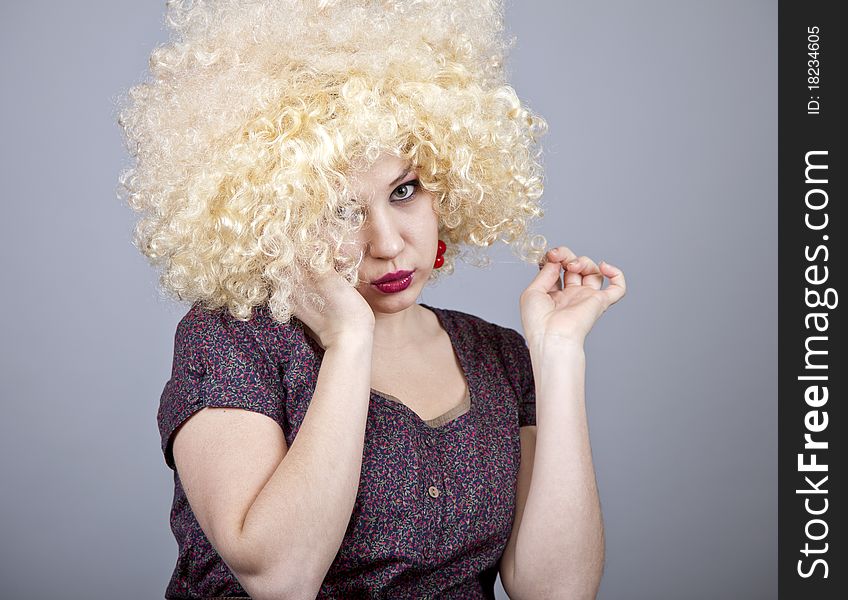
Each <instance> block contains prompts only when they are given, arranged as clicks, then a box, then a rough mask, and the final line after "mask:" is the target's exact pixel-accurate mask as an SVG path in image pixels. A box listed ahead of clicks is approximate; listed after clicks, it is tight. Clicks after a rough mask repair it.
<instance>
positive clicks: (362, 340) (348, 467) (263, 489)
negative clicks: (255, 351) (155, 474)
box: [173, 331, 373, 600]
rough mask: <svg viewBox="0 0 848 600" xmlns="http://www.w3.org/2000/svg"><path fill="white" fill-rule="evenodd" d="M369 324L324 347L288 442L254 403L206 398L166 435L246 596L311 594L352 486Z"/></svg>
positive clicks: (349, 506) (345, 519) (364, 406)
mask: <svg viewBox="0 0 848 600" xmlns="http://www.w3.org/2000/svg"><path fill="white" fill-rule="evenodd" d="M372 340H373V333H372V332H371V331H363V332H361V333H356V334H350V335H345V336H341V337H339V339H338V340H337V342H336V343H334V344H332V345H329V346H328V347H327V349H326V351H325V354H324V359H323V362H322V365H321V370H320V372H319V375H318V381H317V384H316V387H315V393H314V395H313V398H312V402H311V404H310V406H309V409H308V410H307V412H306V415H305V417H304V419H303V423H302V425H301V428H300V430H299V431H298V434H297V437H296V439H295V441H294V443H293V444H292V446H291V448H286V442H285V438H284V437H283V435H282V430H280V428H279V426H277V425H276V424H275V423H274V422H273V421H272V420H271V419H269V418H268V417H266V416H264V415H261V414H259V413H255V412H251V411H245V410H234V409H225V408H206V409H203V410H201V411H199V412H198V413H196V414H195V415H194V416H192V417H191V418H190V419H189V420H188V421H187V422H186V423H185V424H184V425H183V427H182V428H181V429H180V431H179V432H178V434H177V435H176V437H175V438H174V446H173V449H174V461H175V464H176V467H177V471H178V473H179V475H180V479H181V481H182V483H183V488H184V489H185V492H186V496H187V497H188V500H189V504H190V505H191V507H192V510H193V512H194V514H195V516H196V517H197V520H198V523H199V524H200V526H201V528H202V529H203V531H204V533H205V534H206V535H207V537H208V538H209V541H210V542H211V543H212V545H213V546H214V547H215V549H216V551H218V553H219V554H220V556H221V558H222V559H223V560H224V561H225V562H226V563H227V565H228V566H229V567H230V569H231V570H232V571H233V573H234V574H235V575H236V577H237V578H238V580H239V582H240V583H241V584H242V587H244V588H245V590H246V591H247V592H248V593H249V594H250V595H251V597H252V598H254V600H263V599H265V598H280V597H285V598H293V599H297V598H310V599H311V598H314V597H315V596H316V594H317V593H318V590H319V589H320V586H321V583H322V581H323V579H324V576H325V575H326V573H327V571H328V570H329V568H330V565H331V564H332V562H333V559H334V558H335V556H336V554H337V553H338V549H339V547H340V545H341V542H342V539H343V538H344V533H345V531H346V529H347V525H348V523H349V521H350V516H351V513H352V510H353V505H354V502H355V499H356V492H357V489H358V487H359V478H360V471H361V467H362V452H363V443H364V437H365V424H366V419H367V414H368V402H369V398H370V381H371V349H372Z"/></svg>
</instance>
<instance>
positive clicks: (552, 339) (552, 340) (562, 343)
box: [527, 334, 586, 355]
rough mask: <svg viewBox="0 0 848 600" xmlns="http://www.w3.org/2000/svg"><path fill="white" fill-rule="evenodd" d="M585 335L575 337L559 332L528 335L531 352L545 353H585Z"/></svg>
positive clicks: (528, 345)
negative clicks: (559, 333) (558, 333)
mask: <svg viewBox="0 0 848 600" xmlns="http://www.w3.org/2000/svg"><path fill="white" fill-rule="evenodd" d="M585 339H586V338H585V337H581V338H575V337H572V336H563V335H557V334H539V335H535V336H534V335H531V336H528V337H527V347H528V348H529V349H530V354H534V353H535V354H537V355H543V354H548V353H551V352H553V353H554V354H556V355H561V354H563V353H575V354H585Z"/></svg>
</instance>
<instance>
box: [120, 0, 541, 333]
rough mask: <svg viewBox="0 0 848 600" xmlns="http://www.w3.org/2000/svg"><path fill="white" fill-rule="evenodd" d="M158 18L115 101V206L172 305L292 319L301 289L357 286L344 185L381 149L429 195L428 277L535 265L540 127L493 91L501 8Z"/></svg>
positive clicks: (513, 98) (294, 5)
mask: <svg viewBox="0 0 848 600" xmlns="http://www.w3.org/2000/svg"><path fill="white" fill-rule="evenodd" d="M166 22H167V24H168V27H169V28H170V29H171V36H170V40H169V41H168V42H167V43H165V44H162V45H160V46H158V47H156V48H155V49H154V50H153V52H152V54H151V57H150V63H149V68H150V78H149V79H148V80H147V81H145V82H143V83H139V84H137V85H135V86H133V87H131V88H129V90H128V91H127V92H126V93H125V94H124V95H123V96H122V97H121V99H120V100H119V115H118V123H119V125H120V126H121V128H122V130H123V133H124V136H125V143H126V147H127V150H128V152H129V153H130V156H131V158H132V165H131V166H129V167H127V168H125V169H124V170H123V171H122V173H121V175H120V186H119V194H120V195H121V196H123V197H126V200H127V203H128V204H129V206H130V207H131V208H132V209H133V210H135V211H137V212H139V213H141V217H140V219H139V221H138V222H137V224H136V227H135V232H134V243H135V245H136V246H137V247H138V249H139V250H140V251H141V252H142V253H143V254H144V255H145V256H147V257H148V259H149V260H150V261H151V263H152V264H154V265H155V266H157V267H160V268H161V275H160V284H161V287H162V288H163V290H165V291H166V292H169V293H170V294H171V295H173V296H175V297H176V298H177V299H179V300H182V301H191V302H200V303H202V304H203V305H204V306H205V307H207V308H212V309H215V308H221V307H227V308H228V309H229V311H230V313H231V314H232V315H233V316H234V317H236V318H239V319H242V320H246V319H249V318H250V317H251V315H252V309H253V307H255V306H258V305H260V304H262V303H266V302H267V303H268V305H269V308H270V310H271V313H272V315H273V317H274V318H275V319H276V320H278V321H280V322H287V321H288V320H289V318H290V317H291V314H292V310H293V309H292V307H293V304H292V301H293V300H303V299H309V298H307V297H308V296H311V299H313V300H314V299H315V295H314V294H308V293H307V292H306V290H304V289H303V288H304V286H303V285H298V282H301V281H303V279H304V277H305V276H307V275H309V274H313V275H319V274H324V273H326V272H328V271H329V269H333V268H334V269H336V271H337V272H339V273H340V274H341V275H342V276H343V277H344V279H345V280H346V281H347V282H348V283H350V284H351V285H355V282H356V281H357V275H358V267H359V264H360V263H361V260H362V257H361V256H360V257H359V261H356V260H355V259H353V258H351V257H350V255H349V254H348V253H345V252H343V246H344V244H345V242H346V240H350V239H351V234H352V233H354V232H355V231H357V230H358V228H359V227H361V226H362V222H363V217H362V210H361V208H362V206H361V205H359V204H358V202H360V201H359V200H357V199H355V198H352V194H351V189H352V188H351V184H350V182H349V180H348V177H349V174H350V173H351V170H352V169H360V168H363V167H367V166H368V165H370V164H371V163H372V162H373V161H374V160H375V159H376V158H377V157H378V156H379V155H380V154H381V153H383V152H390V153H393V154H394V155H396V156H399V157H402V158H404V159H407V160H409V161H410V163H411V164H412V165H413V166H414V167H415V168H416V169H417V171H418V178H419V180H420V181H421V185H422V187H423V188H424V189H425V190H428V191H430V192H432V193H433V194H434V207H433V208H434V210H435V211H436V213H437V215H438V216H439V233H440V238H441V239H443V240H445V241H446V242H447V246H448V250H447V252H446V254H445V264H444V266H443V268H442V269H434V270H433V273H432V275H431V279H430V281H432V280H435V279H437V278H438V277H439V275H440V273H447V274H450V273H452V272H453V261H454V260H455V258H457V257H458V256H459V250H460V245H463V246H465V247H470V248H475V247H485V246H490V245H492V244H493V243H494V242H495V241H497V240H498V239H500V240H502V241H504V242H505V243H508V244H509V245H510V246H511V247H512V249H513V252H514V253H515V254H516V255H517V256H519V257H520V258H521V259H522V260H524V261H527V262H528V263H534V264H535V263H538V262H539V261H540V260H541V259H542V256H543V254H544V247H545V246H546V240H545V238H544V237H543V236H541V235H535V236H531V235H530V233H529V230H528V229H529V224H530V222H531V221H532V220H533V219H536V218H539V217H541V216H542V215H543V211H542V208H541V206H540V201H539V199H540V197H541V195H542V190H543V181H542V180H543V176H542V167H541V163H540V156H541V150H540V148H539V147H538V144H537V138H538V137H540V136H541V134H543V133H544V132H545V131H546V129H547V124H546V122H545V121H544V119H542V118H541V117H539V116H537V115H535V114H533V113H532V112H531V111H530V110H529V109H528V108H526V107H525V106H524V105H522V103H521V101H520V100H519V99H518V97H517V95H516V93H515V91H514V90H513V88H512V87H510V86H509V85H508V84H506V82H505V68H504V64H503V63H504V59H505V55H506V52H507V50H508V48H509V46H510V45H511V43H512V40H507V39H506V38H505V36H504V31H503V7H502V4H501V0H385V1H380V0H268V1H260V0H193V1H192V0H169V1H168V2H167V15H166ZM470 254H473V252H471V253H470ZM462 258H463V259H465V256H463V257H462ZM486 262H487V259H483V263H486ZM293 295H294V298H293V297H292V296H293ZM318 301H319V304H320V303H321V299H320V298H318Z"/></svg>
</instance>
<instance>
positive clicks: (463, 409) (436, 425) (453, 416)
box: [295, 302, 477, 431]
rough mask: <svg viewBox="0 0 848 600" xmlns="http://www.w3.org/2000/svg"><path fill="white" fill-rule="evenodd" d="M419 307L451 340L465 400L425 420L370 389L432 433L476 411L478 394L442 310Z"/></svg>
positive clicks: (321, 352)
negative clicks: (460, 374) (430, 315)
mask: <svg viewBox="0 0 848 600" xmlns="http://www.w3.org/2000/svg"><path fill="white" fill-rule="evenodd" d="M419 306H421V307H423V308H426V309H427V310H429V311H430V312H432V313H433V314H434V315H436V318H437V319H438V321H439V326H440V327H441V328H442V330H443V331H444V332H445V334H446V335H447V336H448V340H450V344H451V349H452V350H453V353H454V356H456V360H457V363H459V370H460V371H461V373H462V377H463V378H464V379H465V386H466V389H467V390H468V391H467V392H466V394H465V398H463V400H462V401H461V402H460V403H459V404H456V405H454V406H453V407H451V408H450V409H448V410H447V411H445V412H444V413H442V414H441V415H438V416H436V417H433V418H432V419H423V418H421V416H420V415H419V414H418V413H417V412H415V411H414V410H412V409H411V408H410V407H409V406H407V405H406V404H404V403H403V402H401V401H400V399H398V398H397V397H395V396H392V395H390V394H386V393H385V392H381V391H379V390H375V389H374V388H370V390H371V397H372V398H373V397H376V398H379V399H380V400H383V401H384V402H385V403H387V406H390V407H392V408H395V409H396V410H400V411H401V412H404V413H406V414H408V415H409V416H410V417H412V419H413V421H415V423H416V424H417V425H419V426H420V427H425V428H426V429H427V430H430V431H434V430H441V429H445V428H447V427H449V426H451V425H452V424H454V423H456V422H457V421H458V420H459V418H460V417H462V416H463V415H466V414H469V413H471V412H472V411H474V410H475V408H476V406H477V401H476V394H475V392H474V389H473V387H472V386H473V381H472V378H471V377H470V376H469V372H468V369H467V366H466V362H465V357H464V356H463V354H462V351H461V349H460V346H459V344H458V343H457V342H456V340H454V336H453V335H452V334H451V327H450V325H449V324H448V323H447V321H446V319H445V315H444V314H443V313H442V309H440V308H435V307H433V306H429V305H427V304H424V303H423V302H422V303H419ZM295 318H297V317H295ZM298 322H299V323H300V330H301V333H302V334H303V337H304V338H305V339H306V341H307V343H308V344H309V345H310V347H311V348H312V349H313V350H314V351H315V353H316V356H318V357H319V359H320V360H323V358H324V348H322V347H321V345H320V344H319V343H318V342H317V341H316V340H314V339H312V336H310V335H309V334H308V333H306V330H305V329H304V325H303V323H302V322H301V321H300V320H298ZM446 419H447V420H446Z"/></svg>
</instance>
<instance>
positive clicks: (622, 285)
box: [600, 260, 627, 305]
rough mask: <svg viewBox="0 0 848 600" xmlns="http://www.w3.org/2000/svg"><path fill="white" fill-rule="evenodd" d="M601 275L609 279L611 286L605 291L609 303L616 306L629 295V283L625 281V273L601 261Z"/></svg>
mask: <svg viewBox="0 0 848 600" xmlns="http://www.w3.org/2000/svg"><path fill="white" fill-rule="evenodd" d="M600 269H601V273H603V274H604V275H606V276H607V277H609V285H608V286H607V287H606V289H604V290H603V292H604V294H606V297H607V300H608V301H609V303H610V304H611V305H612V304H615V303H616V302H618V301H619V300H621V299H622V298H623V297H624V294H625V293H627V283H626V282H625V281H624V273H623V272H622V270H621V269H619V268H618V267H614V266H613V265H611V264H609V263H608V262H605V261H603V260H602V261H601V264H600Z"/></svg>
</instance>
